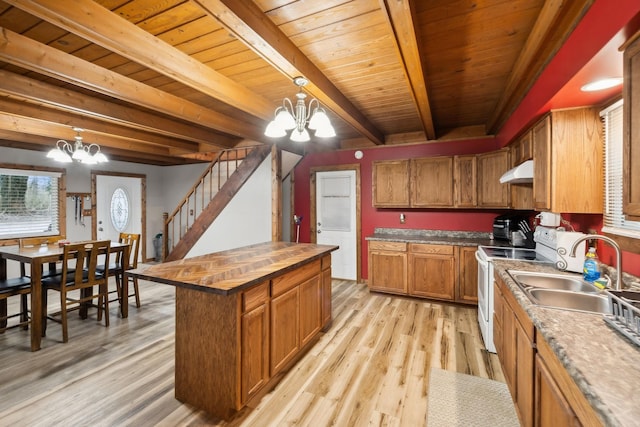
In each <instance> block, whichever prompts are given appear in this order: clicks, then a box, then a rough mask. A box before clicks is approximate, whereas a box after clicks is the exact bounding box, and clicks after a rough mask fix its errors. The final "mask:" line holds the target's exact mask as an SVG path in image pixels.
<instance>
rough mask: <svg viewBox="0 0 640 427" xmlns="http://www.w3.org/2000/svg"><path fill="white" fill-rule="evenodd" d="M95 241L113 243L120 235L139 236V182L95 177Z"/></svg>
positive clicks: (140, 226)
mask: <svg viewBox="0 0 640 427" xmlns="http://www.w3.org/2000/svg"><path fill="white" fill-rule="evenodd" d="M96 231H97V237H98V240H107V239H108V240H111V241H112V242H117V241H118V238H119V237H120V233H135V234H142V179H141V178H135V177H126V176H112V175H96Z"/></svg>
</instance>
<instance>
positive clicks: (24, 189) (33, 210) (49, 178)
mask: <svg viewBox="0 0 640 427" xmlns="http://www.w3.org/2000/svg"><path fill="white" fill-rule="evenodd" d="M59 177H60V174H56V173H51V172H45V171H43V172H42V173H40V172H38V171H33V170H22V169H4V168H3V169H0V239H14V238H21V237H31V236H46V235H57V234H60V216H59V202H58V194H59V191H60V190H59V182H58V181H59Z"/></svg>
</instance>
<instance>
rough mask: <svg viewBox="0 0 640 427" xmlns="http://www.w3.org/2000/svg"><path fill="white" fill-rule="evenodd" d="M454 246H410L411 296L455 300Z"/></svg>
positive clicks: (414, 244) (413, 244)
mask: <svg viewBox="0 0 640 427" xmlns="http://www.w3.org/2000/svg"><path fill="white" fill-rule="evenodd" d="M454 268H455V257H454V256H453V246H450V245H426V244H417V243H412V244H410V245H409V295H413V296H421V297H427V298H437V299H445V300H453V299H454V284H455V282H454V281H455V269H454Z"/></svg>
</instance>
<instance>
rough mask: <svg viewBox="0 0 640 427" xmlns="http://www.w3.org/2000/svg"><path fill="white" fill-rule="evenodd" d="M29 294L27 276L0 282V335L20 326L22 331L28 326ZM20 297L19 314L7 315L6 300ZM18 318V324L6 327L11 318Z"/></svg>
mask: <svg viewBox="0 0 640 427" xmlns="http://www.w3.org/2000/svg"><path fill="white" fill-rule="evenodd" d="M30 293H31V279H30V278H29V277H27V276H24V275H22V276H20V277H12V278H11V279H6V280H0V333H4V332H5V331H6V330H7V329H9V328H13V327H17V326H22V327H23V328H24V329H27V328H28V325H29V308H28V306H27V299H28V296H29V294H30ZM16 295H20V312H19V313H16V314H11V315H9V314H8V308H7V300H8V299H9V298H10V297H12V296H16ZM17 316H20V322H19V323H18V324H16V325H13V326H11V327H7V325H8V320H9V319H11V318H12V317H17Z"/></svg>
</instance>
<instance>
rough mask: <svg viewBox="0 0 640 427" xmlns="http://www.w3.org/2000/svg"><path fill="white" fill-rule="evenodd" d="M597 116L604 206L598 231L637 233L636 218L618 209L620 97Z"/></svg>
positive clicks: (628, 234)
mask: <svg viewBox="0 0 640 427" xmlns="http://www.w3.org/2000/svg"><path fill="white" fill-rule="evenodd" d="M600 117H601V118H602V121H603V124H604V126H603V129H604V167H605V182H604V185H605V188H604V197H605V206H604V218H603V225H604V227H603V228H602V231H604V232H607V233H611V234H618V235H622V236H627V237H634V238H638V237H640V222H638V221H627V220H626V219H625V217H624V214H623V212H622V204H623V202H622V197H623V196H622V185H623V174H624V171H623V152H624V148H623V144H622V100H620V101H618V102H616V103H615V104H613V105H611V106H609V107H608V108H606V109H605V110H603V111H602V112H600Z"/></svg>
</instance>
